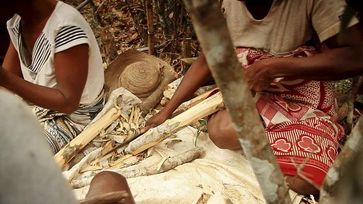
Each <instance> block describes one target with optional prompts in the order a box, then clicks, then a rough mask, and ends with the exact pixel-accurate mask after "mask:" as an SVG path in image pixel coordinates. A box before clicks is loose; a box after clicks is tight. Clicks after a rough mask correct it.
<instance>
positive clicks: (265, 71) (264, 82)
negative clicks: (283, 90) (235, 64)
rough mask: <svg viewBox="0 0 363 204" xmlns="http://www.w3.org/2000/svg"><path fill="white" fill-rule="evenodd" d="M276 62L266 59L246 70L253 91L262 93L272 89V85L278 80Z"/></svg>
mask: <svg viewBox="0 0 363 204" xmlns="http://www.w3.org/2000/svg"><path fill="white" fill-rule="evenodd" d="M274 60H275V59H264V60H261V61H257V62H255V63H254V64H252V65H250V66H248V68H246V69H244V72H245V77H246V80H247V83H248V85H249V88H250V89H251V90H252V91H256V92H261V91H267V90H269V89H270V87H271V84H273V82H274V79H275V78H276V76H275V67H274Z"/></svg>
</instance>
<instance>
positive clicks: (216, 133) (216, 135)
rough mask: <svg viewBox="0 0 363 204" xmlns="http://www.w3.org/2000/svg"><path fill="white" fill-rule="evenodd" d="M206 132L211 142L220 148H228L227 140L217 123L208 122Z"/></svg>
mask: <svg viewBox="0 0 363 204" xmlns="http://www.w3.org/2000/svg"><path fill="white" fill-rule="evenodd" d="M208 134H209V138H210V139H211V140H212V142H213V143H214V144H215V145H216V146H217V147H219V148H221V149H229V145H227V142H226V141H227V140H228V138H226V137H225V136H224V135H223V130H222V128H221V127H220V125H219V124H213V123H208Z"/></svg>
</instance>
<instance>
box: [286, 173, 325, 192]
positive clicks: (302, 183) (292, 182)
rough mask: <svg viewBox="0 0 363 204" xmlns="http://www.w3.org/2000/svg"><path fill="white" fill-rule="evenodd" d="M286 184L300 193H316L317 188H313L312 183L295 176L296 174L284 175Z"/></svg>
mask: <svg viewBox="0 0 363 204" xmlns="http://www.w3.org/2000/svg"><path fill="white" fill-rule="evenodd" d="M286 182H287V185H288V186H289V188H290V189H292V190H293V191H295V192H297V193H299V194H301V195H309V194H312V195H318V194H319V190H318V189H317V188H315V187H314V186H313V185H312V184H310V183H309V182H307V181H306V180H304V179H302V178H300V177H297V176H287V177H286Z"/></svg>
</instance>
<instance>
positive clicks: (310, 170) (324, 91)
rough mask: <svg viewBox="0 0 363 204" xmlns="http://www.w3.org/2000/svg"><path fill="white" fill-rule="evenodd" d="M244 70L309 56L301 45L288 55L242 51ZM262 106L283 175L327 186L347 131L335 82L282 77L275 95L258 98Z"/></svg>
mask: <svg viewBox="0 0 363 204" xmlns="http://www.w3.org/2000/svg"><path fill="white" fill-rule="evenodd" d="M236 52H237V56H238V58H239V60H240V62H241V63H242V66H243V68H246V69H248V68H249V65H251V64H253V63H254V62H255V61H256V60H263V59H266V58H271V57H308V56H310V55H313V54H314V53H316V51H315V50H314V49H313V48H310V47H301V48H299V49H297V50H295V51H293V52H291V53H289V54H287V55H284V56H273V55H271V54H268V53H266V52H263V51H261V50H256V49H251V48H238V49H236ZM256 106H257V110H258V112H259V113H260V115H261V117H262V119H263V121H264V125H265V131H266V134H267V136H268V138H269V141H270V143H271V146H272V149H273V152H274V154H275V156H276V159H277V161H278V163H279V165H280V168H281V170H282V172H283V173H284V174H285V175H287V176H296V175H299V176H300V177H302V178H304V179H306V180H308V181H309V182H311V183H312V184H314V185H316V186H321V184H322V183H323V180H324V178H325V175H326V173H327V171H328V169H329V167H330V166H331V165H332V163H333V161H334V159H335V158H336V155H337V152H338V148H339V141H340V140H341V139H342V138H343V136H344V130H343V127H342V126H341V125H340V124H339V123H338V122H337V121H336V107H335V91H334V86H333V82H328V81H311V80H302V79H295V80H285V79H282V80H281V81H279V82H278V83H276V87H275V86H272V87H271V91H268V92H261V93H257V94H256Z"/></svg>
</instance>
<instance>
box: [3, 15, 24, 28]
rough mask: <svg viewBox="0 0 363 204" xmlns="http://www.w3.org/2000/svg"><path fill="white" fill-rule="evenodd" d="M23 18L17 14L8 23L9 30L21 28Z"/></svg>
mask: <svg viewBox="0 0 363 204" xmlns="http://www.w3.org/2000/svg"><path fill="white" fill-rule="evenodd" d="M20 20H21V17H20V16H19V15H18V14H15V15H14V16H13V17H12V18H11V19H9V20H8V21H7V22H6V26H7V28H8V29H14V28H19V25H20Z"/></svg>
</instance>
